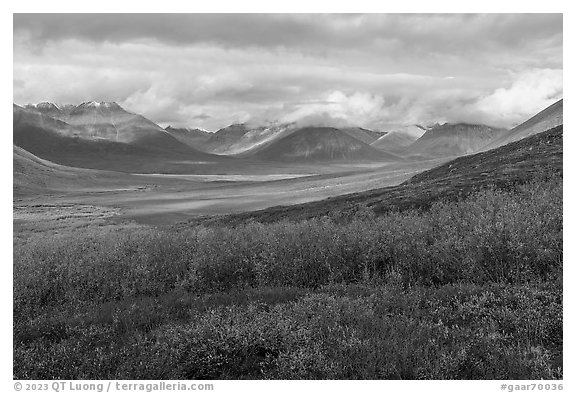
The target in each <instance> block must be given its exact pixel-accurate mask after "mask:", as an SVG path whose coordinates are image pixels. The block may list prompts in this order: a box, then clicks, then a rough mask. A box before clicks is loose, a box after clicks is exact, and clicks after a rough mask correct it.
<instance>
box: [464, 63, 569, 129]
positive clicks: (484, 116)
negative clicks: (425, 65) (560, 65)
mask: <svg viewBox="0 0 576 393" xmlns="http://www.w3.org/2000/svg"><path fill="white" fill-rule="evenodd" d="M512 79H513V81H512V83H511V85H510V86H509V87H506V88H504V87H502V88H498V89H496V90H495V91H494V92H492V93H491V94H489V95H486V96H483V97H480V98H479V99H478V100H477V101H476V102H474V103H473V104H469V105H467V106H465V107H463V108H459V113H454V114H453V116H454V118H456V119H458V118H460V119H462V120H468V121H474V122H481V123H482V122H487V123H491V124H493V125H499V126H504V127H509V126H511V125H516V124H519V123H521V122H523V121H525V120H527V119H528V118H530V117H532V116H533V115H534V114H536V113H537V112H539V111H541V110H542V109H544V108H546V107H548V106H550V105H552V104H553V103H554V102H556V101H558V100H559V99H560V98H562V94H563V71H562V70H561V69H548V68H546V69H532V70H527V71H524V72H521V73H518V74H514V75H513V78H512ZM453 112H455V111H453Z"/></svg>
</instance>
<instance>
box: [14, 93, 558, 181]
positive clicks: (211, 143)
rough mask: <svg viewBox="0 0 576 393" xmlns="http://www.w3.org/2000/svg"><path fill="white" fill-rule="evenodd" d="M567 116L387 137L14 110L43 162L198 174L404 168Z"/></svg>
mask: <svg viewBox="0 0 576 393" xmlns="http://www.w3.org/2000/svg"><path fill="white" fill-rule="evenodd" d="M562 112H563V101H562V100H560V101H558V102H557V103H555V104H553V105H552V106H550V107H549V108H546V109H545V110H543V111H541V112H540V113H538V114H537V115H535V116H534V117H532V118H530V119H528V120H527V121H526V122H524V123H522V124H520V125H519V126H517V127H515V128H513V129H511V130H505V129H502V128H494V127H490V126H487V125H482V124H465V123H457V124H452V123H445V124H435V125H433V126H428V127H425V126H421V125H410V126H399V127H396V128H394V129H390V130H387V131H374V130H368V129H365V128H361V127H342V128H333V127H299V126H298V125H297V124H295V123H290V124H273V125H268V126H258V127H251V126H249V125H247V124H233V125H231V126H228V127H225V128H222V129H220V130H218V131H216V132H213V133H211V132H207V131H205V130H200V129H190V128H176V127H170V126H169V127H166V129H163V128H162V127H160V126H158V125H157V124H155V123H154V122H152V121H151V120H149V119H147V118H145V117H143V116H141V115H138V114H135V113H131V112H129V111H127V110H125V109H124V108H122V107H121V106H120V105H119V104H117V103H115V102H94V101H89V102H84V103H81V104H79V105H57V104H54V103H49V102H42V103H39V104H36V105H27V106H25V107H20V106H18V105H15V104H14V105H13V114H14V115H13V139H14V144H15V145H16V146H18V147H20V148H22V149H24V150H26V151H27V152H29V153H31V154H33V155H35V156H37V157H38V158H39V159H44V160H48V161H50V162H53V163H55V164H61V165H66V166H70V167H79V168H92V169H104V170H112V171H121V172H130V173H138V172H140V173H164V172H166V173H196V171H197V170H201V168H206V165H213V164H220V163H222V162H228V163H230V165H240V164H242V163H245V162H256V163H257V162H283V163H330V162H334V163H343V162H359V161H374V162H400V161H402V160H404V159H406V158H410V159H430V158H438V157H455V156H462V155H467V154H473V153H476V152H478V151H483V150H488V149H490V148H493V147H498V146H501V145H504V144H506V143H509V142H513V141H516V140H519V139H521V138H524V137H526V136H529V135H533V134H535V133H538V132H541V131H544V130H547V129H549V128H551V127H554V126H556V125H559V124H562V122H563V119H562ZM234 162H236V163H237V164H233V163H234ZM182 163H186V165H185V168H184V166H182V165H181V164H182Z"/></svg>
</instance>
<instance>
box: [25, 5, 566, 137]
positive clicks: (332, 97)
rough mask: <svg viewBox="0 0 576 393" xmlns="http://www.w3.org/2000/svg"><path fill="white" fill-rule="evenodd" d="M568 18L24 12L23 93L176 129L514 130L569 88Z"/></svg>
mask: <svg viewBox="0 0 576 393" xmlns="http://www.w3.org/2000/svg"><path fill="white" fill-rule="evenodd" d="M562 67H563V65H562V15H561V14H489V15H476V14H468V15H455V14H443V15H416V14H407V15H402V14H369V15H358V14H354V15H343V14H330V15H318V14H315V15H310V14H297V15H289V14H234V15H230V14H203V15H202V14H162V15H158V14H15V15H14V102H15V103H17V104H26V103H36V102H40V101H50V102H56V103H80V102H83V101H92V100H94V101H116V102H118V103H120V104H121V105H122V106H123V107H124V108H126V109H127V110H130V111H132V112H137V113H140V114H143V115H144V116H146V117H148V118H149V119H151V120H153V121H155V122H157V123H159V124H161V125H163V126H165V125H168V124H172V125H175V126H188V127H202V128H206V129H209V130H216V129H218V128H221V127H224V126H226V125H229V124H231V123H236V122H251V123H254V124H262V123H264V122H267V121H282V122H284V121H301V122H310V123H331V122H334V123H338V124H340V123H341V124H344V123H346V124H353V125H359V126H364V127H369V128H374V129H386V128H389V127H391V126H392V125H397V124H414V123H420V124H422V123H424V124H428V123H432V122H437V121H438V122H444V121H452V122H455V121H467V122H482V123H486V124H490V125H497V126H505V127H510V126H513V125H515V124H518V123H519V122H522V121H523V120H525V119H526V118H527V117H530V116H531V115H532V114H534V113H536V112H537V111H539V110H541V109H543V108H544V107H546V106H548V105H550V104H552V103H553V102H555V101H556V100H558V99H559V98H561V97H562V92H563V88H562Z"/></svg>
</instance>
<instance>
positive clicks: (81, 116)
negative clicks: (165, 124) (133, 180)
mask: <svg viewBox="0 0 576 393" xmlns="http://www.w3.org/2000/svg"><path fill="white" fill-rule="evenodd" d="M26 109H27V110H29V111H31V112H34V111H35V112H37V113H41V114H43V115H46V116H49V117H52V118H54V119H57V120H60V121H62V122H65V123H67V124H69V125H71V126H73V127H74V128H75V129H76V136H78V137H80V138H83V139H86V140H92V141H99V140H104V141H110V142H121V143H129V144H133V145H142V146H144V147H146V146H148V147H151V148H153V149H155V150H158V149H163V150H171V151H181V152H186V151H189V149H190V147H188V146H185V145H184V144H183V143H181V142H180V141H178V140H177V139H176V138H174V137H173V136H171V135H170V134H169V133H167V132H166V131H165V130H164V129H163V128H162V127H160V126H158V125H157V124H155V123H154V122H152V121H150V120H148V119H146V118H145V117H143V116H141V115H137V114H134V113H130V112H128V111H126V110H125V109H124V108H122V107H121V106H120V105H118V104H117V103H115V102H94V101H89V102H83V103H82V104H80V105H77V106H72V105H69V106H65V107H64V106H58V105H56V104H51V103H40V104H37V105H28V106H27V107H26Z"/></svg>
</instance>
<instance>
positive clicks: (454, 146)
mask: <svg viewBox="0 0 576 393" xmlns="http://www.w3.org/2000/svg"><path fill="white" fill-rule="evenodd" d="M504 132H505V130H504V129H502V128H494V127H489V126H486V125H483V124H466V123H458V124H451V123H446V124H443V125H440V126H437V127H433V128H432V129H430V130H428V131H426V132H425V133H424V135H422V136H421V137H420V138H419V139H418V140H417V141H415V142H414V143H413V144H412V145H410V146H409V147H408V148H407V149H406V150H405V151H404V152H403V154H404V155H405V156H422V157H454V156H461V155H464V154H472V153H474V152H477V151H479V150H480V149H481V148H482V147H484V146H486V145H487V144H488V143H490V142H492V141H493V140H495V139H496V138H498V137H500V136H501V135H502V134H503V133H504Z"/></svg>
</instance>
